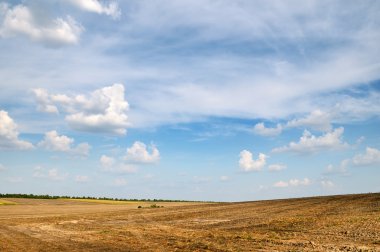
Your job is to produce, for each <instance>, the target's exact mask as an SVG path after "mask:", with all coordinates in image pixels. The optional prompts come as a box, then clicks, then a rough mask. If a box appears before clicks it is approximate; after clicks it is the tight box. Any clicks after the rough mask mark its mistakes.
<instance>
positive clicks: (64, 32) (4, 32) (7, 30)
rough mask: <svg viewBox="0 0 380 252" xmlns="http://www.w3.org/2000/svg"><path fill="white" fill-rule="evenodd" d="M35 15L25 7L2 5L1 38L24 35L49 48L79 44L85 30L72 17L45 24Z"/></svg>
mask: <svg viewBox="0 0 380 252" xmlns="http://www.w3.org/2000/svg"><path fill="white" fill-rule="evenodd" d="M35 15H36V14H35V13H33V12H32V10H31V9H30V8H28V7H27V6H25V5H22V4H20V5H16V6H14V7H10V6H9V5H8V4H5V3H0V18H1V21H0V22H1V23H0V37H13V36H16V35H24V36H26V37H29V38H30V39H31V40H33V41H38V42H42V43H44V44H46V45H49V46H61V45H68V44H76V43H78V41H79V36H80V34H81V32H82V31H83V28H82V27H81V26H80V25H79V24H78V23H77V22H76V21H75V20H74V19H73V18H72V17H70V16H67V17H66V18H56V19H54V20H49V22H47V23H43V22H41V20H40V19H37V18H36V16H35Z"/></svg>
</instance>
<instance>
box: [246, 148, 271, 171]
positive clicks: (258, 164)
mask: <svg viewBox="0 0 380 252" xmlns="http://www.w3.org/2000/svg"><path fill="white" fill-rule="evenodd" d="M266 158H267V156H266V155H265V154H263V153H260V154H259V157H258V159H257V160H254V159H253V155H252V153H251V152H250V151H247V150H243V151H241V152H240V159H239V167H240V168H241V169H242V170H243V171H245V172H249V171H260V170H261V169H262V168H263V167H264V166H265V164H266Z"/></svg>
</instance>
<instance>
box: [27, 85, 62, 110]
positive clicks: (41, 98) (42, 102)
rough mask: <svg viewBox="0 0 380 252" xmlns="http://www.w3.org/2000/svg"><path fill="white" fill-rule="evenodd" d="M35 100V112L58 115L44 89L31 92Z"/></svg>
mask: <svg viewBox="0 0 380 252" xmlns="http://www.w3.org/2000/svg"><path fill="white" fill-rule="evenodd" d="M32 91H33V93H34V95H35V97H36V100H37V110H38V111H41V112H45V113H53V114H58V108H57V107H56V106H55V105H53V104H52V102H51V100H50V97H49V94H48V92H47V91H46V89H43V88H36V89H33V90H32Z"/></svg>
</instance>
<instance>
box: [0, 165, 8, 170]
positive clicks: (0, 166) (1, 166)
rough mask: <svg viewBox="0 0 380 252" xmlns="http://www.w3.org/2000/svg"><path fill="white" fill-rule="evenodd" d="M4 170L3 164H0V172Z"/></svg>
mask: <svg viewBox="0 0 380 252" xmlns="http://www.w3.org/2000/svg"><path fill="white" fill-rule="evenodd" d="M5 170H7V168H6V167H5V166H4V165H2V164H0V172H2V171H5Z"/></svg>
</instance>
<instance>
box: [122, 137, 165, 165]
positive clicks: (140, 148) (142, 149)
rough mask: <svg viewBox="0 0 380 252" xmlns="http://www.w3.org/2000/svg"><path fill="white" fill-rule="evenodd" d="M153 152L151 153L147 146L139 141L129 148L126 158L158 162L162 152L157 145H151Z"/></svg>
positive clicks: (128, 159) (135, 160)
mask: <svg viewBox="0 0 380 252" xmlns="http://www.w3.org/2000/svg"><path fill="white" fill-rule="evenodd" d="M150 149H151V153H149V151H148V148H147V146H146V145H145V144H144V143H142V142H139V141H136V142H134V143H133V145H132V147H130V148H128V149H127V154H126V155H125V157H124V159H125V160H126V161H129V162H135V163H156V162H158V161H159V159H160V152H159V151H158V149H157V148H156V146H154V145H151V146H150Z"/></svg>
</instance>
